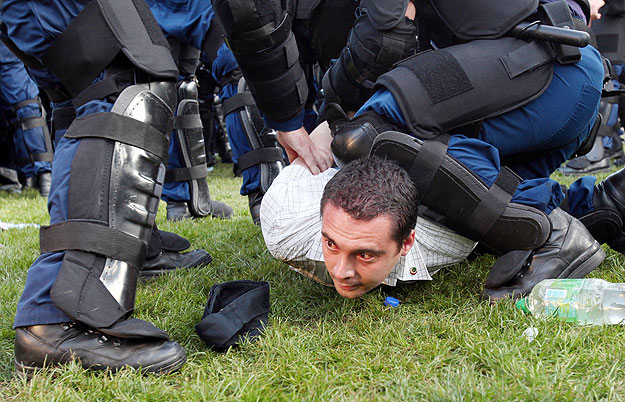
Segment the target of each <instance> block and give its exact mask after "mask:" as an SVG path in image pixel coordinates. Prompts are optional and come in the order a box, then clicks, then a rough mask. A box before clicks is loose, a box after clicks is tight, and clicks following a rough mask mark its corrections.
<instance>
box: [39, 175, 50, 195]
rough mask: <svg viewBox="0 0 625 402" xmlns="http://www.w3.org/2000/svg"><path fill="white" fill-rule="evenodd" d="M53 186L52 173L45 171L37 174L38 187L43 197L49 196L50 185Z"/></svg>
mask: <svg viewBox="0 0 625 402" xmlns="http://www.w3.org/2000/svg"><path fill="white" fill-rule="evenodd" d="M51 186H52V173H50V172H43V173H39V174H38V175H37V189H38V190H39V194H41V196H42V197H47V196H48V195H49V194H50V187H51Z"/></svg>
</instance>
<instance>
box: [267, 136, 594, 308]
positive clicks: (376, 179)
mask: <svg viewBox="0 0 625 402" xmlns="http://www.w3.org/2000/svg"><path fill="white" fill-rule="evenodd" d="M311 138H312V139H313V141H314V142H315V143H316V144H317V146H319V147H329V146H330V142H331V140H332V138H331V137H330V135H329V129H328V127H327V125H322V126H319V127H318V128H317V129H316V130H315V131H314V132H313V133H312V134H311ZM385 141H386V142H385ZM397 141H399V142H401V141H404V142H405V143H404V144H403V145H406V144H408V145H406V146H407V147H409V146H410V141H417V142H416V143H417V144H418V140H415V139H413V138H412V137H409V136H406V135H404V134H400V133H386V134H382V135H380V136H378V138H377V139H376V144H374V148H373V149H374V150H373V151H372V153H373V154H376V153H377V154H380V155H382V154H384V152H386V151H388V145H389V144H391V145H393V143H395V144H396V143H397ZM383 143H385V144H386V146H387V147H386V148H384V147H382V145H383ZM417 148H418V147H417ZM376 149H377V151H376ZM384 149H386V151H384ZM405 149H406V150H407V151H406V152H409V151H410V149H409V148H405ZM415 149H416V148H415ZM413 151H414V149H413ZM384 156H385V158H382V157H378V156H375V155H373V156H368V157H364V158H361V159H357V160H355V161H352V162H350V163H349V164H347V165H346V166H344V167H343V168H342V169H336V168H331V169H328V170H326V171H325V172H322V173H321V174H319V175H316V176H315V175H312V174H311V173H310V171H309V170H308V169H307V168H306V166H305V164H304V163H303V161H301V160H300V159H296V160H294V161H293V163H291V165H289V166H287V167H286V168H285V169H284V170H283V171H282V172H281V173H280V175H279V176H278V177H277V178H276V179H275V180H274V182H273V184H272V186H271V187H270V189H269V191H268V192H267V193H266V194H265V196H264V198H263V202H262V205H261V227H262V231H263V236H264V239H265V243H266V245H267V247H268V249H269V251H270V252H271V253H272V255H273V256H274V257H276V258H278V259H280V260H282V261H285V262H286V263H288V264H289V265H290V266H291V268H292V269H294V270H295V271H297V272H299V273H301V274H303V275H305V276H307V277H309V278H311V279H313V280H315V281H317V282H320V283H322V284H325V285H327V286H332V285H333V286H334V288H335V289H336V290H337V292H338V293H339V294H341V295H342V296H344V297H347V298H356V297H360V296H362V295H363V294H365V293H367V292H368V291H370V290H372V289H374V288H375V287H377V286H378V285H380V284H386V285H391V286H395V285H396V284H397V282H398V281H401V282H409V281H416V280H431V279H432V278H431V275H432V274H434V273H435V272H436V271H438V270H439V269H441V268H442V267H445V266H448V265H452V264H455V263H458V262H460V261H462V260H463V259H465V258H466V257H467V256H468V255H469V253H470V252H471V251H472V250H473V248H474V247H475V245H476V244H477V242H476V240H479V239H475V238H474V239H469V238H467V237H465V236H461V235H460V234H458V233H457V232H456V231H454V230H451V229H449V228H447V227H445V226H443V225H442V224H440V223H435V222H434V221H433V220H432V219H429V218H425V217H423V216H419V218H418V219H417V215H418V205H419V200H422V199H423V197H424V194H419V193H418V191H417V188H416V186H415V183H414V181H415V178H414V177H411V176H410V175H409V174H408V173H407V171H406V170H405V169H404V168H402V167H401V166H400V164H403V163H406V161H405V160H401V158H395V159H399V160H400V163H399V164H398V163H397V162H395V161H393V160H388V159H387V158H388V157H389V155H386V154H385V155H384ZM446 158H450V157H449V155H447V156H446ZM441 166H442V167H444V166H445V165H444V164H443V165H441ZM460 166H461V167H462V168H464V167H463V166H462V165H460ZM441 169H442V168H441ZM464 169H465V170H466V171H467V172H466V173H469V171H468V169H467V168H464ZM445 173H446V174H447V175H449V174H451V173H453V172H451V173H450V172H449V171H445ZM474 176H475V175H473V176H472V177H473V178H474ZM458 177H460V176H458ZM447 190H448V191H447V194H448V197H449V198H450V199H451V200H452V201H451V204H452V205H453V204H454V203H455V202H457V203H461V202H463V199H462V197H463V196H466V194H460V193H459V191H460V190H458V189H451V188H450V189H447ZM437 191H438V192H439V193H440V189H438V190H437ZM591 196H592V195H591ZM445 203H449V201H448V200H444V199H441V204H445ZM510 206H512V207H514V203H510V205H509V207H510ZM514 211H517V210H513V212H514ZM430 212H431V211H430ZM506 214H508V215H506ZM548 215H549V216H548V219H549V221H548V222H550V226H548V228H547V233H546V238H545V239H544V240H543V241H541V242H540V244H539V246H538V247H534V248H533V249H531V250H526V251H520V252H516V253H512V254H511V255H513V256H517V255H520V256H521V257H518V258H521V259H522V261H521V263H519V261H517V260H518V258H516V259H512V260H513V261H515V263H516V265H514V267H507V268H508V270H507V271H505V272H501V270H500V269H499V268H496V269H494V270H493V271H497V272H491V274H490V275H489V278H488V280H487V288H485V291H484V293H483V296H484V297H487V298H494V299H498V298H502V297H505V296H513V297H519V296H522V295H524V294H526V293H528V292H529V291H530V290H531V289H532V288H533V286H534V285H535V284H536V283H538V282H540V281H541V280H543V279H547V278H563V277H582V276H585V275H586V274H587V273H588V272H590V271H591V270H592V269H594V268H596V267H597V266H598V265H599V264H600V263H601V262H602V261H603V258H604V253H603V251H602V250H601V248H600V247H599V244H598V243H597V242H596V241H595V240H594V238H593V237H592V236H591V235H590V233H589V232H588V231H587V229H586V228H585V227H584V226H583V225H582V224H581V223H580V222H579V221H578V220H577V219H575V218H573V217H572V216H570V215H569V214H568V213H566V212H564V211H563V210H562V209H560V208H554V209H553V210H552V211H551V212H550V213H549V214H548ZM430 216H431V213H430ZM516 218H519V217H518V216H517V217H515V216H514V214H513V213H510V212H509V211H508V209H506V211H504V213H503V214H502V215H501V217H500V218H499V219H498V220H497V221H496V222H495V224H494V226H493V228H491V231H493V230H494V231H495V233H496V234H498V235H499V237H504V238H503V239H498V240H497V241H495V240H493V239H490V238H489V236H490V237H492V236H493V235H492V234H490V235H489V234H487V236H486V237H485V239H486V241H487V243H488V244H489V245H491V248H493V249H494V251H496V252H499V253H502V254H505V253H507V252H510V251H514V247H515V245H519V246H523V244H525V243H527V242H526V240H525V239H523V238H520V237H519V236H526V237H527V236H530V235H531V234H532V233H526V232H527V230H528V229H527V228H526V227H525V226H523V225H526V224H527V223H528V222H530V223H533V222H532V221H531V220H532V219H533V218H532V217H531V216H530V217H529V218H528V217H524V216H522V217H521V218H523V219H522V220H521V221H519V220H518V219H517V221H515V220H514V219H516ZM519 219H520V218H519ZM441 222H445V220H444V219H442V220H441ZM506 229H509V235H507V236H505V235H504V236H501V234H502V233H504V234H505V233H506ZM489 233H490V232H489ZM545 240H546V241H545ZM504 261H505V260H504ZM504 268H506V267H504Z"/></svg>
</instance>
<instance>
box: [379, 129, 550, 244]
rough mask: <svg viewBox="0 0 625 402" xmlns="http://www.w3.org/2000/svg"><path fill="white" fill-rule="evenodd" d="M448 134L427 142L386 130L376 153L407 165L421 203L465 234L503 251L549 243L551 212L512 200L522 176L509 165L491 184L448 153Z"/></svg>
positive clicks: (445, 222) (443, 221)
mask: <svg viewBox="0 0 625 402" xmlns="http://www.w3.org/2000/svg"><path fill="white" fill-rule="evenodd" d="M444 138H445V136H441V137H440V138H439V139H438V140H431V141H422V140H419V139H417V138H414V137H411V136H409V135H407V134H403V133H398V132H386V133H383V134H380V135H379V136H377V138H376V139H375V141H374V143H373V146H372V149H371V154H372V155H377V156H380V157H383V158H388V159H393V160H395V161H397V162H398V163H399V165H400V166H402V167H403V168H404V169H406V170H407V171H408V174H409V175H410V177H411V178H412V179H413V180H414V181H415V183H416V185H417V190H418V191H419V194H420V195H421V204H422V205H424V206H426V207H427V208H429V209H430V210H431V211H433V212H434V213H435V214H436V215H438V216H440V217H442V219H441V220H439V222H441V224H443V225H444V226H446V227H448V228H450V229H453V230H455V231H456V232H458V233H459V234H461V235H463V236H465V237H467V238H469V239H471V240H475V241H480V242H482V243H483V244H484V245H486V246H488V247H490V248H491V249H493V250H495V251H497V252H500V253H506V252H508V251H512V250H532V249H534V248H536V247H539V246H541V245H542V244H544V243H545V241H546V240H547V238H548V237H549V234H550V231H551V226H550V222H549V218H548V217H547V215H545V214H544V213H543V212H541V211H539V210H537V209H535V208H531V207H528V206H525V205H520V204H516V203H511V202H510V200H511V198H512V195H513V194H514V191H515V189H516V187H517V185H518V183H519V178H518V177H517V176H516V175H514V173H512V172H511V171H509V170H508V169H505V168H504V169H502V170H501V171H500V172H499V176H498V177H497V179H496V180H495V183H494V184H493V185H492V186H491V187H490V188H489V187H488V186H486V184H484V182H483V181H482V180H481V179H480V178H479V177H477V175H475V174H474V173H473V172H472V171H470V170H469V169H467V168H466V167H465V166H464V165H462V164H461V163H460V162H458V161H457V160H455V159H454V158H452V157H451V156H449V155H448V154H447V152H446V151H447V143H446V142H444V141H442V140H443V139H444Z"/></svg>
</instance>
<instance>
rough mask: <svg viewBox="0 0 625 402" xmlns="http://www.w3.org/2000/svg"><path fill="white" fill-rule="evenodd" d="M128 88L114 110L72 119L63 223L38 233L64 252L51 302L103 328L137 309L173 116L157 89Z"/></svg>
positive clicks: (47, 246) (46, 246)
mask: <svg viewBox="0 0 625 402" xmlns="http://www.w3.org/2000/svg"><path fill="white" fill-rule="evenodd" d="M174 85H175V84H174V83H173V82H168V83H153V84H144V85H134V86H131V87H128V88H126V89H125V90H124V91H123V92H122V93H121V94H120V95H119V97H118V99H117V101H116V102H115V104H114V106H113V108H112V110H111V112H109V113H96V114H92V115H88V116H85V117H84V118H79V119H76V120H75V121H74V123H72V125H71V126H70V128H69V130H68V132H67V133H66V134H65V136H66V137H68V138H75V139H81V142H80V144H79V145H78V149H77V151H76V154H75V156H74V159H73V161H72V167H71V173H70V188H69V199H68V220H67V221H65V222H62V223H59V224H54V225H51V226H48V227H44V228H42V230H41V252H42V253H43V252H50V251H61V250H65V256H64V259H63V263H62V265H61V269H60V271H59V274H58V276H57V279H56V282H55V283H54V286H53V287H52V290H51V297H52V301H53V302H54V303H55V305H56V306H57V307H59V308H60V309H61V310H63V311H64V312H65V313H67V314H68V315H69V316H70V317H72V318H73V319H76V320H78V321H81V322H83V323H85V324H87V325H89V326H91V327H95V328H106V327H110V326H111V325H113V324H114V323H115V322H117V321H118V320H119V319H121V318H126V317H127V316H128V315H129V314H130V313H131V312H132V311H133V309H134V298H135V292H136V283H137V276H138V269H139V267H141V266H142V264H143V261H144V259H145V255H146V250H147V243H148V240H149V238H150V235H151V233H152V227H153V225H154V219H155V217H156V211H157V208H158V201H159V198H160V193H161V190H162V183H163V179H164V175H165V161H166V160H167V149H168V143H169V141H168V136H169V134H170V132H171V130H172V128H173V113H172V110H171V108H170V107H169V105H168V104H167V103H166V102H164V101H163V99H162V98H161V97H160V96H158V95H156V94H155V92H154V90H153V89H152V88H154V89H158V90H160V91H165V90H166V89H165V88H166V87H169V91H172V92H173V91H174V90H175V88H174Z"/></svg>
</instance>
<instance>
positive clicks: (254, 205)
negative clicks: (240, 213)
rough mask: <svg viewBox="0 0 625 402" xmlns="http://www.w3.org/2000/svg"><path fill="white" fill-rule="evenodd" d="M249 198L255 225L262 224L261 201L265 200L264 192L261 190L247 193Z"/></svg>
mask: <svg viewBox="0 0 625 402" xmlns="http://www.w3.org/2000/svg"><path fill="white" fill-rule="evenodd" d="M247 199H248V201H249V205H250V215H252V221H254V225H258V226H260V203H261V202H262V200H263V194H262V193H261V192H260V191H255V192H253V193H249V194H248V195H247Z"/></svg>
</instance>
